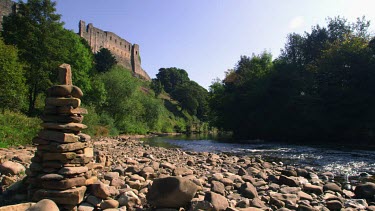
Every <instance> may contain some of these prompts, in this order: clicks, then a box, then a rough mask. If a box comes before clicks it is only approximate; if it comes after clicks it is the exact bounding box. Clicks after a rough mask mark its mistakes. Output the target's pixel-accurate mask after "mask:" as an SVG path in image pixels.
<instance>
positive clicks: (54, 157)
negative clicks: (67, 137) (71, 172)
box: [43, 152, 76, 163]
mask: <svg viewBox="0 0 375 211" xmlns="http://www.w3.org/2000/svg"><path fill="white" fill-rule="evenodd" d="M75 157H76V153H74V152H66V153H49V152H46V153H44V154H43V161H49V160H50V161H60V162H62V163H67V162H69V161H70V160H73V159H74V158H75Z"/></svg>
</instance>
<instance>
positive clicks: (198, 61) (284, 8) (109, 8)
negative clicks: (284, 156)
mask: <svg viewBox="0 0 375 211" xmlns="http://www.w3.org/2000/svg"><path fill="white" fill-rule="evenodd" d="M57 13H59V14H61V15H62V21H64V22H65V28H67V29H71V30H73V31H75V32H77V31H78V22H79V20H84V21H86V23H93V24H94V26H95V27H98V28H100V29H103V30H105V31H111V32H114V33H116V34H117V35H119V36H121V37H123V38H124V39H126V40H127V41H129V42H131V43H137V44H139V45H140V55H141V57H142V67H143V69H145V70H146V71H147V72H148V74H149V75H150V77H151V78H155V77H156V76H155V75H156V74H157V73H158V70H159V68H161V67H178V68H182V69H185V70H186V71H187V72H188V74H189V77H190V79H192V80H194V81H196V82H198V83H199V84H200V85H202V86H203V87H205V88H208V87H209V85H210V84H211V82H212V81H213V79H215V78H220V79H223V77H224V72H225V71H227V70H228V69H231V68H233V67H234V66H235V65H236V63H237V61H238V60H239V58H240V56H241V55H248V56H250V55H252V54H253V53H255V54H259V53H261V52H263V51H264V50H266V51H269V52H271V53H272V54H273V56H274V58H275V57H277V56H278V55H279V53H280V49H281V48H283V47H284V44H285V42H286V36H287V35H288V34H289V33H292V32H297V33H303V32H304V31H310V28H311V26H313V25H316V24H320V25H325V23H326V21H325V20H326V18H327V17H335V16H341V17H345V18H347V19H348V20H349V21H355V19H356V18H357V17H361V16H363V15H365V16H366V19H368V20H370V21H372V26H371V31H372V32H375V30H374V29H375V27H374V26H375V1H373V0H355V1H353V0H305V1H301V0H284V1H279V0H257V1H256V0H185V1H183V0H106V1H104V0H95V1H93V0H57Z"/></svg>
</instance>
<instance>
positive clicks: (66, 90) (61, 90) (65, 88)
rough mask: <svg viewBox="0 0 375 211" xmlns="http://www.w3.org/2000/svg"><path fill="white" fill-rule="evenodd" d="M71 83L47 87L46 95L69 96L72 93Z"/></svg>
mask: <svg viewBox="0 0 375 211" xmlns="http://www.w3.org/2000/svg"><path fill="white" fill-rule="evenodd" d="M72 90H73V86H72V85H55V86H51V87H50V88H48V89H47V96H48V97H69V96H70V95H71V93H72Z"/></svg>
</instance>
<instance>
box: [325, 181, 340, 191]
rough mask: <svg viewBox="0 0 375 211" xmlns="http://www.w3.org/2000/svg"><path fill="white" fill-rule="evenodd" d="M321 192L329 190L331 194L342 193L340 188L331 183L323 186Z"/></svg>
mask: <svg viewBox="0 0 375 211" xmlns="http://www.w3.org/2000/svg"><path fill="white" fill-rule="evenodd" d="M323 190H324V191H327V190H330V191H333V192H339V193H341V192H342V189H341V187H340V186H338V185H337V184H336V183H333V182H330V183H327V184H325V185H324V186H323Z"/></svg>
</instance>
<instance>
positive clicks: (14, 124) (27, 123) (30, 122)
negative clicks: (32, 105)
mask: <svg viewBox="0 0 375 211" xmlns="http://www.w3.org/2000/svg"><path fill="white" fill-rule="evenodd" d="M41 122H42V121H41V120H40V119H38V118H31V117H27V116H26V115H24V114H22V113H16V112H11V111H5V112H4V113H0V148H7V147H10V146H18V145H30V144H31V143H32V142H31V141H32V139H33V138H34V137H35V136H36V134H37V133H38V131H39V130H40V129H41V127H40V123H41Z"/></svg>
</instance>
